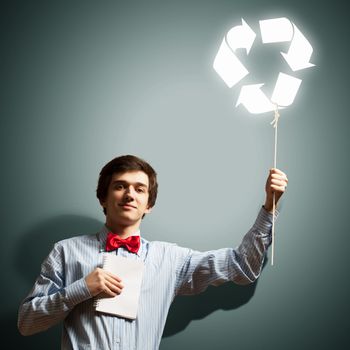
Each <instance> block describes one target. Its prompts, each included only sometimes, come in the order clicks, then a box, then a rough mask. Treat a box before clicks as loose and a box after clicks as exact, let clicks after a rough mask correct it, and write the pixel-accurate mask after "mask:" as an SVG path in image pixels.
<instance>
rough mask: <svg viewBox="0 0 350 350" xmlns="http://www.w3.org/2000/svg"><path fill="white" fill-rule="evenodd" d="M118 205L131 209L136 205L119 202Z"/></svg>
mask: <svg viewBox="0 0 350 350" xmlns="http://www.w3.org/2000/svg"><path fill="white" fill-rule="evenodd" d="M119 206H121V207H123V208H132V209H136V207H135V206H134V205H131V204H128V203H121V204H119Z"/></svg>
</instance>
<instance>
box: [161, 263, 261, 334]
mask: <svg viewBox="0 0 350 350" xmlns="http://www.w3.org/2000/svg"><path fill="white" fill-rule="evenodd" d="M265 265H266V260H265V263H264V266H265ZM256 285H257V281H255V282H254V283H252V284H249V285H246V286H241V285H237V284H234V283H225V284H223V285H221V286H218V287H213V286H210V287H208V289H207V290H206V291H205V292H204V293H201V294H198V295H194V296H179V297H177V298H175V301H174V302H173V304H172V306H171V308H170V311H169V315H168V318H167V322H166V325H165V328H164V332H163V338H165V337H169V336H172V335H174V334H176V333H179V332H181V331H182V330H184V329H185V328H186V327H187V326H188V325H189V324H190V322H191V321H192V320H198V319H203V318H205V317H206V316H208V315H209V314H211V313H212V312H214V311H216V310H233V309H237V308H239V307H240V306H242V305H244V304H246V303H247V302H248V301H249V300H250V299H251V298H252V297H253V295H254V293H255V288H256Z"/></svg>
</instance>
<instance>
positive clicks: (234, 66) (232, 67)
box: [213, 17, 314, 114]
mask: <svg viewBox="0 0 350 350" xmlns="http://www.w3.org/2000/svg"><path fill="white" fill-rule="evenodd" d="M259 24H260V33H261V38H262V42H263V44H267V43H279V42H290V46H289V50H288V52H287V53H283V52H281V54H282V56H283V58H284V59H285V60H286V62H287V64H288V65H289V67H290V68H291V70H292V71H294V72H295V71H299V70H302V69H305V68H309V67H312V66H314V65H313V64H312V63H310V62H309V61H310V58H311V55H312V51H313V49H312V46H311V44H310V43H309V41H308V40H307V39H306V38H305V36H304V35H303V34H302V33H301V32H300V30H299V29H298V28H297V26H296V25H295V24H294V23H293V22H291V21H290V20H289V19H288V18H285V17H282V18H276V19H268V20H263V21H259ZM255 37H256V34H255V33H254V31H253V30H252V29H251V28H250V27H249V26H248V24H247V23H246V22H245V21H244V19H243V18H242V25H240V26H236V27H233V28H231V29H230V30H229V32H228V33H227V34H226V36H225V37H224V39H223V41H222V43H221V46H220V48H219V51H218V53H217V55H216V57H215V60H214V64H213V67H214V69H215V71H216V72H217V73H218V74H219V75H220V77H221V78H222V79H223V80H224V82H225V83H226V84H227V86H228V87H230V88H231V87H233V86H234V85H235V84H237V83H238V82H239V81H241V80H242V79H243V78H244V77H245V76H246V75H248V74H249V72H248V70H247V69H246V68H245V66H244V65H243V64H242V63H241V61H240V60H239V59H238V58H237V56H236V54H235V51H236V50H237V49H238V48H244V49H246V51H247V55H248V54H249V51H250V49H251V47H252V46H253V43H254V40H255ZM300 84H301V80H300V79H298V78H295V77H293V76H291V75H288V74H285V73H282V72H280V73H279V75H278V77H277V81H276V84H275V87H274V90H273V93H272V96H271V98H268V97H267V96H266V95H265V94H264V92H263V91H262V90H261V87H262V86H263V85H264V84H263V83H260V84H252V85H244V86H242V88H241V91H240V95H239V97H238V100H237V103H236V106H238V105H240V104H242V105H244V107H245V108H246V109H247V110H248V111H249V112H250V113H254V114H260V113H265V112H271V111H273V110H275V109H276V107H278V108H285V107H287V106H290V105H291V104H292V103H293V101H294V99H295V96H296V94H297V92H298V90H299V87H300Z"/></svg>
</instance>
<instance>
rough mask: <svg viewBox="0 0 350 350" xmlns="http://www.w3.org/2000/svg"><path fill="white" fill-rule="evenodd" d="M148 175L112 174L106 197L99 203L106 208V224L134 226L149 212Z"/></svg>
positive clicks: (134, 172) (135, 173) (140, 173)
mask: <svg viewBox="0 0 350 350" xmlns="http://www.w3.org/2000/svg"><path fill="white" fill-rule="evenodd" d="M148 190H149V180H148V175H147V174H146V173H144V172H143V171H128V172H125V173H116V174H113V176H112V179H111V183H110V184H109V187H108V192H107V197H106V199H105V200H104V201H103V202H101V205H102V206H103V207H104V208H106V211H107V222H108V221H112V222H114V223H117V224H120V225H134V224H136V223H137V222H140V221H141V219H142V216H143V215H144V214H147V213H149V212H150V211H151V208H149V207H148V197H149V192H148Z"/></svg>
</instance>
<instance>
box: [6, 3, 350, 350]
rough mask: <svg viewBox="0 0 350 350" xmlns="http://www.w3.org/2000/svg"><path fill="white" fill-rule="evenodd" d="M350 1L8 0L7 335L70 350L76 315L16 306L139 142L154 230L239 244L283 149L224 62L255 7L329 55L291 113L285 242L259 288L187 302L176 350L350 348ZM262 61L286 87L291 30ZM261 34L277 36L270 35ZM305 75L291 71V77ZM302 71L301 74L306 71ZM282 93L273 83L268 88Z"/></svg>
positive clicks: (167, 343) (318, 58) (176, 330)
mask: <svg viewBox="0 0 350 350" xmlns="http://www.w3.org/2000/svg"><path fill="white" fill-rule="evenodd" d="M345 4H346V2H345V1H339V0H336V1H329V0H326V1H314V0H311V1H304V0H303V1H301V0H295V1H291V0H289V1H287V0H279V1H273V0H267V1H258V0H253V1H247V0H244V1H243V0H242V1H238V0H237V1H234V0H231V1H228V0H212V1H209V0H177V1H164V0H163V1H149V0H148V1H117V0H115V1H112V0H111V1H92V0H84V1H66V0H61V1H58V0H56V1H47V0H45V1H44V0H35V1H34V0H26V1H24V0H23V1H16V0H11V1H2V7H1V10H0V16H1V18H0V37H1V54H0V67H1V70H0V88H1V91H0V93H1V94H0V109H1V114H0V120H1V128H0V132H1V137H0V142H1V164H2V165H1V198H2V200H3V204H2V210H1V226H2V234H1V241H2V243H1V247H2V249H1V255H0V259H1V266H2V269H1V275H2V276H1V277H2V278H1V281H2V286H1V300H2V302H1V304H2V307H1V308H2V310H1V313H0V329H1V332H2V333H3V335H2V340H3V341H5V340H6V341H8V342H10V343H11V344H13V346H11V347H10V348H11V349H20V348H23V349H24V348H26V349H54V348H57V349H58V348H59V341H60V326H57V327H55V328H53V329H51V330H49V331H48V332H46V333H42V334H38V335H35V336H31V337H22V336H21V335H20V334H19V333H18V331H17V328H16V321H17V309H18V306H19V304H20V302H21V300H22V299H23V298H24V297H25V296H26V294H27V293H28V292H29V290H30V288H31V286H32V284H33V282H34V279H35V277H36V276H37V274H38V272H39V268H40V263H41V261H42V260H43V259H44V258H45V256H46V255H47V254H48V252H49V251H50V249H51V247H52V244H53V242H55V241H57V240H60V239H63V238H65V237H70V236H73V235H78V234H81V233H88V232H91V233H93V232H95V231H96V230H97V229H98V228H99V227H100V226H101V225H102V224H103V220H104V216H103V213H102V211H101V209H100V207H99V204H98V202H97V200H96V197H95V189H96V183H97V176H98V172H99V170H100V168H101V167H102V166H103V165H104V164H105V163H106V162H107V161H109V160H110V159H112V158H113V157H115V156H117V155H122V154H136V155H139V156H141V157H143V158H145V159H146V160H148V161H149V162H150V163H151V164H152V165H153V166H154V167H155V169H156V170H157V172H158V174H159V183H160V192H159V199H158V202H157V205H156V207H155V208H154V211H153V213H152V214H151V215H149V216H148V217H146V218H145V219H144V222H143V224H142V234H143V235H144V236H145V237H147V238H148V239H149V240H165V241H172V242H176V243H177V244H179V245H182V246H187V247H192V248H195V249H198V250H209V249H215V248H220V247H229V246H237V245H238V244H239V242H240V240H241V238H242V236H243V234H244V233H245V232H246V231H247V230H248V229H249V227H250V225H251V224H252V223H253V221H254V219H255V216H256V214H257V212H258V210H259V207H260V206H261V205H262V204H263V201H264V184H265V179H266V176H267V173H268V169H269V168H270V167H271V165H272V161H273V129H272V127H271V125H270V121H271V120H272V118H273V116H272V114H270V113H266V114H262V115H251V114H249V113H248V112H247V111H246V110H245V109H244V108H243V107H242V106H239V107H237V108H236V107H235V102H236V99H237V96H238V93H239V88H238V87H239V84H238V85H237V86H235V87H233V88H232V89H229V88H228V87H227V86H226V85H225V83H224V82H223V81H222V80H221V79H220V77H219V76H218V75H217V74H216V73H215V71H214V70H213V68H212V63H213V59H214V57H215V54H216V52H217V50H218V47H219V45H220V43H221V41H222V38H223V36H224V35H225V34H226V32H227V31H228V30H229V29H230V28H231V27H233V26H236V25H239V24H240V21H241V18H244V19H245V21H246V22H247V23H248V24H249V25H251V27H252V29H253V30H254V31H255V32H256V33H259V25H258V23H259V20H261V19H268V18H275V17H288V18H290V19H291V20H292V21H293V22H294V23H295V24H296V25H297V26H298V27H299V29H300V30H301V31H302V32H303V33H304V35H305V36H306V37H307V38H308V39H309V40H310V42H311V43H312V44H313V46H314V54H313V56H312V58H311V62H312V63H314V64H315V65H316V66H315V67H313V68H310V69H308V70H305V71H300V72H296V73H295V76H296V77H299V78H301V79H303V82H302V85H301V88H300V90H299V93H298V95H297V97H296V100H295V102H294V104H293V105H292V106H291V107H289V108H287V109H285V110H282V111H281V119H280V123H279V141H278V142H279V143H278V167H279V168H281V169H282V170H284V171H285V172H286V173H287V174H288V177H289V180H290V183H289V186H288V191H287V193H286V195H285V196H284V200H283V204H282V211H281V215H280V217H279V219H278V222H277V224H276V251H275V265H274V266H271V265H270V261H271V258H270V255H269V259H268V262H267V264H266V266H265V268H264V271H263V273H262V275H261V278H260V279H259V280H258V282H257V283H256V284H255V285H252V286H248V287H238V286H234V285H232V284H227V285H224V286H222V287H218V288H214V287H211V288H209V289H208V290H207V291H206V292H205V293H204V294H202V295H200V296H197V297H189V298H180V299H178V300H176V301H175V303H174V304H173V307H172V308H171V311H170V314H169V318H168V322H167V325H166V328H165V331H164V336H163V339H162V343H161V347H160V348H161V349H162V350H173V349H213V348H215V349H217V350H218V349H240V350H243V349H249V350H250V349H269V350H275V349H276V350H277V349H284V350H288V349H299V350H304V349H319V350H322V349H342V348H344V347H343V346H342V345H341V344H343V343H344V342H345V341H346V339H348V335H347V333H346V327H347V326H348V311H349V294H350V283H349V280H348V275H349V274H348V267H349V254H348V246H349V244H350V235H349V228H348V227H349V225H348V223H347V216H348V212H349V210H348V198H349V194H350V191H349V184H348V182H347V181H348V174H349V172H350V167H349V156H348V153H349V144H350V141H349V137H348V131H349V126H350V121H349V120H350V119H349V113H348V112H347V104H348V82H349V78H350V77H349V67H348V57H349V45H348V36H349V34H350V30H349V21H348V13H347V11H345ZM259 40H260V38H259V35H258V37H257V39H256V42H255V43H254V45H253V48H252V50H251V52H250V54H249V56H246V54H245V53H244V51H243V50H238V51H237V55H238V56H239V57H240V59H241V60H242V62H244V63H245V64H246V65H247V67H249V71H250V73H251V74H250V75H249V77H247V79H246V80H245V82H246V83H262V82H263V83H265V87H266V89H269V88H270V89H271V86H272V84H273V81H274V80H275V79H276V77H277V74H278V72H279V71H284V72H287V73H288V67H287V65H286V64H285V62H284V61H283V59H282V57H281V56H280V55H279V52H280V51H284V52H286V51H287V50H288V45H289V44H288V43H282V44H276V45H275V46H269V48H267V47H263V46H262V44H261V41H260V44H259ZM259 45H260V46H259ZM289 73H290V72H289ZM293 74H294V73H293ZM266 91H268V90H266Z"/></svg>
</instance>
